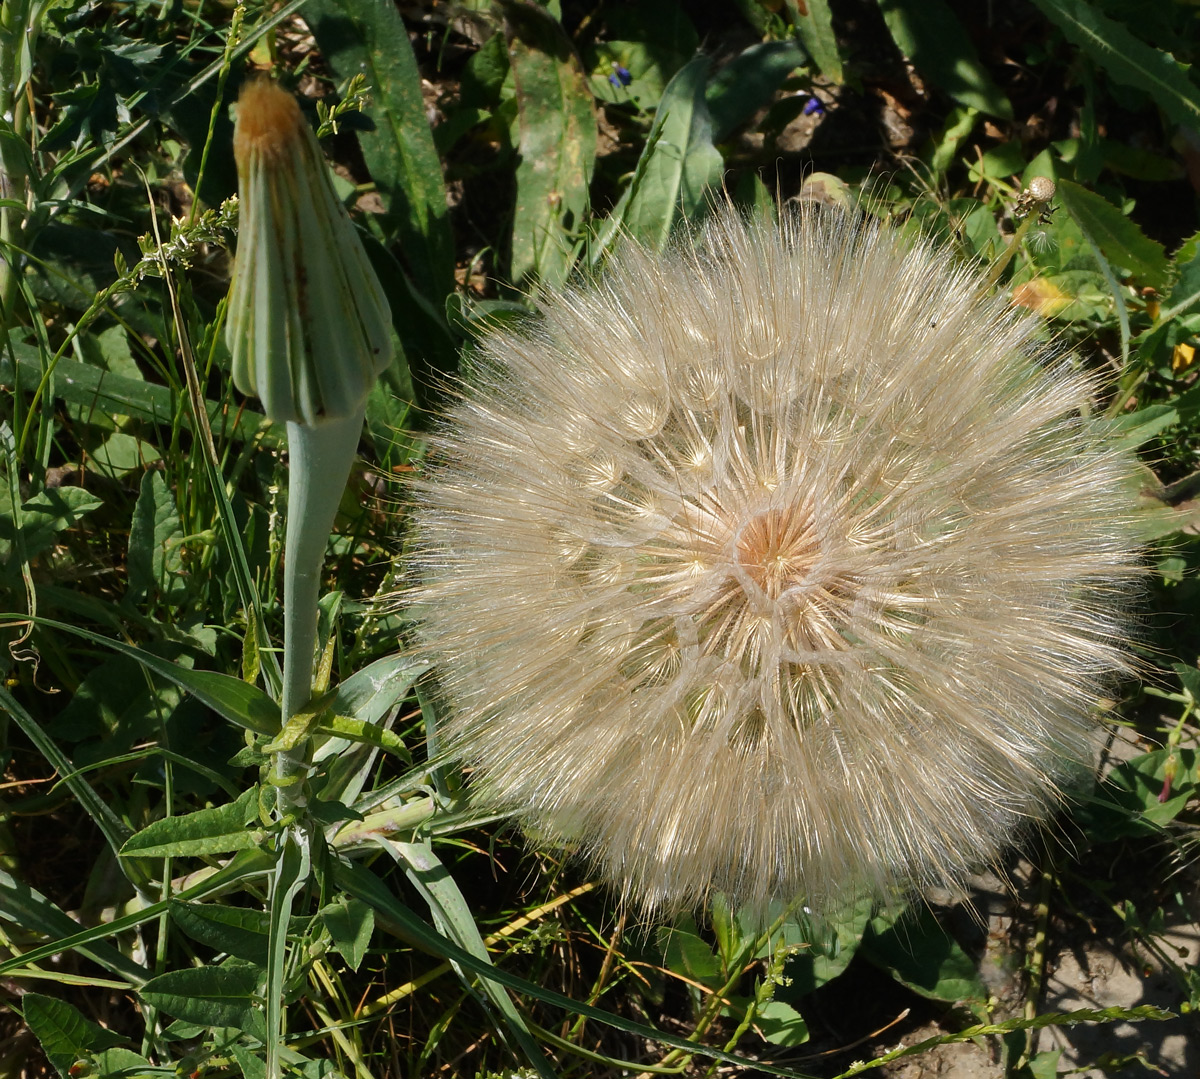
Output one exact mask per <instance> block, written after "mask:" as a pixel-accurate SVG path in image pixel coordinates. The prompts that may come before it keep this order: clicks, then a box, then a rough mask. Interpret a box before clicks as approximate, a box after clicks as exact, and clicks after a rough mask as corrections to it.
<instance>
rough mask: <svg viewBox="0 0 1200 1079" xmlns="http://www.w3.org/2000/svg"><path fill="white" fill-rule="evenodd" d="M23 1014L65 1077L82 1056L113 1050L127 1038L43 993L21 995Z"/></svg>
mask: <svg viewBox="0 0 1200 1079" xmlns="http://www.w3.org/2000/svg"><path fill="white" fill-rule="evenodd" d="M21 1014H22V1016H23V1017H24V1019H25V1024H26V1026H28V1027H29V1029H30V1030H32V1031H33V1033H34V1036H35V1037H36V1038H37V1040H38V1041H39V1042H41V1045H42V1050H43V1051H44V1052H45V1054H46V1058H47V1059H48V1060H49V1061H50V1063H51V1064H53V1065H54V1067H55V1068H57V1069H58V1073H59V1074H60V1075H61V1076H63V1077H64V1079H66V1076H67V1074H68V1070H69V1069H70V1067H71V1065H72V1064H74V1063H75V1062H76V1061H77V1060H78V1059H79V1058H80V1057H82V1056H86V1055H87V1054H88V1053H91V1052H95V1051H97V1050H101V1049H110V1048H112V1047H113V1046H114V1045H120V1044H121V1042H123V1041H124V1040H125V1039H124V1038H122V1037H121V1036H120V1035H119V1034H115V1033H113V1032H112V1031H111V1030H105V1029H104V1027H102V1026H100V1024H99V1023H93V1022H92V1021H91V1020H90V1019H88V1018H87V1017H86V1016H85V1015H84V1014H83V1013H82V1012H81V1011H79V1009H78V1008H76V1007H75V1006H74V1005H73V1004H68V1003H67V1002H66V1001H65V1000H58V999H57V998H56V997H47V996H43V995H42V994H41V993H26V994H25V995H24V996H23V997H21Z"/></svg>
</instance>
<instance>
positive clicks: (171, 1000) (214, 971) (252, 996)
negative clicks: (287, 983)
mask: <svg viewBox="0 0 1200 1079" xmlns="http://www.w3.org/2000/svg"><path fill="white" fill-rule="evenodd" d="M262 978H263V974H262V968H261V967H256V966H254V965H253V964H250V963H242V962H236V961H231V962H228V963H225V964H222V965H221V966H219V967H210V966H204V967H192V968H190V969H187V970H169V971H167V972H166V973H165V974H160V975H159V976H158V977H157V978H151V979H150V981H148V982H147V983H146V984H145V985H144V986H142V988H141V990H140V992H139V994H138V995H139V996H140V997H141V999H142V1001H143V1003H145V1004H148V1005H150V1006H151V1007H153V1008H158V1009H160V1010H161V1011H164V1012H166V1013H167V1014H168V1015H173V1016H175V1018H177V1019H182V1020H184V1022H187V1023H195V1024H196V1025H197V1026H201V1027H234V1028H237V1029H241V1030H244V1031H246V1032H247V1033H250V1034H252V1035H254V1036H255V1037H258V1038H260V1039H261V1038H262V1037H263V1036H264V1034H265V1029H264V1026H263V1018H262V1010H261V1009H260V1008H256V1007H255V1002H256V998H257V996H258V994H259V993H260V992H261V989H262Z"/></svg>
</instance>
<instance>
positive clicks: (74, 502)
mask: <svg viewBox="0 0 1200 1079" xmlns="http://www.w3.org/2000/svg"><path fill="white" fill-rule="evenodd" d="M102 505H104V499H102V498H99V497H97V496H96V495H94V494H92V492H91V491H85V490H84V489H83V488H82V487H50V488H47V489H46V490H44V491H40V492H38V493H37V494H36V495H34V496H33V497H32V498H30V499H29V500H28V501H26V502H24V503H23V504H22V505H21V530H22V534H23V536H24V539H25V557H26V558H29V559H32V558H34V557H35V556H36V555H38V554H40V553H41V552H42V551H44V550H45V549H46V548H47V547H49V546H50V545H51V544H53V543H54V538H55V537H56V536H57V535H58V533H60V532H65V531H66V530H67V529H68V528H70V527H72V526H73V525H74V524H75V523H76V522H77V521H79V520H80V519H81V518H83V517H85V516H87V514H89V513H91V512H92V511H93V510H95V509H98V508H99V507H100V506H102ZM2 538H3V537H0V539H2Z"/></svg>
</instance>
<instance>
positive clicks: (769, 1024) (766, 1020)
mask: <svg viewBox="0 0 1200 1079" xmlns="http://www.w3.org/2000/svg"><path fill="white" fill-rule="evenodd" d="M808 2H809V4H811V3H812V0H808ZM754 1025H755V1026H756V1027H757V1028H758V1029H759V1030H761V1031H762V1036H763V1037H764V1038H766V1039H767V1041H769V1042H770V1043H771V1044H772V1045H781V1046H783V1047H785V1048H788V1049H790V1048H791V1047H792V1046H794V1045H803V1044H804V1043H805V1042H806V1041H808V1024H807V1023H806V1022H805V1021H804V1016H802V1015H801V1014H800V1013H799V1012H798V1011H796V1009H795V1008H793V1007H792V1006H791V1005H790V1004H788V1003H787V1001H784V1000H765V1001H763V1002H762V1003H761V1004H760V1005H758V1007H757V1008H756V1009H755V1014H754Z"/></svg>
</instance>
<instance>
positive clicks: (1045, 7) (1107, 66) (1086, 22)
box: [1033, 0, 1200, 127]
mask: <svg viewBox="0 0 1200 1079" xmlns="http://www.w3.org/2000/svg"><path fill="white" fill-rule="evenodd" d="M1033 3H1034V5H1035V6H1036V7H1038V8H1040V9H1041V11H1042V14H1044V15H1045V16H1046V18H1048V19H1049V20H1050V21H1051V22H1053V23H1055V24H1056V25H1057V26H1058V28H1059V29H1060V30H1062V32H1063V34H1064V35H1065V36H1066V38H1067V40H1068V41H1071V42H1073V43H1074V44H1076V45H1078V46H1079V47H1080V48H1081V49H1083V51H1084V52H1086V53H1087V54H1088V55H1089V56H1090V57H1092V59H1093V60H1095V61H1096V63H1097V65H1098V66H1099V67H1100V68H1101V69H1102V70H1103V71H1104V73H1105V74H1106V75H1107V76H1108V77H1109V78H1110V79H1113V80H1114V81H1115V82H1120V83H1124V84H1125V85H1126V86H1133V87H1136V88H1137V89H1139V90H1144V91H1145V92H1146V93H1148V94H1149V95H1150V96H1151V97H1152V98H1153V99H1154V102H1155V104H1157V105H1158V107H1159V108H1160V109H1162V110H1163V112H1165V113H1166V114H1167V116H1169V117H1170V118H1171V119H1172V120H1173V121H1174V122H1175V123H1177V124H1183V125H1185V126H1187V127H1197V126H1200V90H1198V89H1197V88H1196V86H1195V85H1194V84H1193V83H1192V81H1191V79H1190V78H1188V75H1187V69H1186V68H1184V67H1183V65H1181V64H1180V63H1178V61H1176V60H1175V59H1174V57H1172V56H1171V55H1170V53H1167V52H1163V51H1162V50H1161V49H1155V48H1152V47H1151V46H1149V45H1147V44H1146V43H1145V42H1143V41H1140V40H1139V39H1138V38H1136V37H1135V36H1134V35H1133V34H1131V33H1130V32H1129V31H1128V30H1127V29H1126V28H1125V27H1124V26H1122V25H1121V23H1119V22H1115V21H1114V20H1112V19H1110V18H1108V16H1106V15H1102V14H1101V13H1100V12H1099V11H1098V10H1097V8H1096V5H1094V4H1092V3H1088V2H1086V0H1033Z"/></svg>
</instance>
